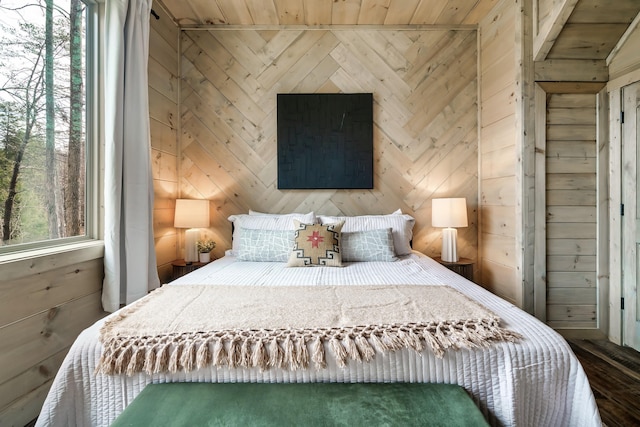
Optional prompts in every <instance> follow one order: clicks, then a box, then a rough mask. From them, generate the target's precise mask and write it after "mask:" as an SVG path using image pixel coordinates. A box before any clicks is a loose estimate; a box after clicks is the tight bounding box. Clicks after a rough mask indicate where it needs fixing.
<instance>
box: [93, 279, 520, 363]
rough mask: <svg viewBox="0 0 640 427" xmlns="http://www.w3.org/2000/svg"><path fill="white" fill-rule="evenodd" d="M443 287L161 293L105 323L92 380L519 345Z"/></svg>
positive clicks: (184, 288)
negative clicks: (410, 351) (408, 351)
mask: <svg viewBox="0 0 640 427" xmlns="http://www.w3.org/2000/svg"><path fill="white" fill-rule="evenodd" d="M499 322H500V319H499V318H498V317H497V316H496V315H495V314H493V313H492V312H490V311H489V310H487V309H486V308H485V307H483V306H481V305H480V304H478V303H476V302H475V301H472V300H471V299H469V298H467V297H466V296H465V295H463V294H461V293H460V292H458V291H456V290H454V289H452V288H450V287H448V286H419V285H397V286H394V285H380V286H220V285H170V286H164V287H162V288H160V289H158V290H156V291H154V292H152V293H151V294H150V295H147V296H146V297H145V298H143V299H141V300H139V301H138V302H136V303H133V304H132V305H130V306H128V307H125V308H124V309H122V310H121V311H120V313H119V315H117V316H115V317H113V318H111V319H109V320H107V321H106V322H105V324H104V326H103V327H102V329H101V330H100V342H101V343H102V345H103V354H102V356H101V358H100V361H99V363H98V366H97V368H96V371H97V372H100V373H105V374H127V375H133V374H134V373H136V372H146V373H148V374H154V373H158V372H177V371H180V370H184V371H191V370H194V369H199V368H202V367H206V366H211V365H213V366H218V367H220V366H228V367H231V368H234V367H247V368H250V367H258V368H259V369H260V370H266V369H269V368H283V369H291V370H296V369H305V368H307V367H308V366H309V365H310V364H311V363H313V364H314V365H315V367H316V368H317V369H323V368H325V367H326V363H327V361H326V358H327V357H328V356H327V355H326V354H325V344H327V348H328V349H329V352H330V353H331V356H330V357H333V358H335V361H336V363H337V364H338V365H339V366H341V367H344V366H345V365H346V363H347V361H348V360H349V359H351V360H355V361H365V362H366V361H370V360H371V359H372V358H373V357H374V356H375V354H376V353H384V352H387V351H395V350H399V349H401V348H411V349H413V350H415V351H417V352H421V351H423V350H425V349H427V350H429V351H431V352H433V353H434V354H435V355H436V356H437V357H439V358H441V357H443V355H444V352H445V351H446V350H448V349H458V348H465V347H466V348H475V347H486V346H488V345H489V344H490V343H492V342H495V341H515V340H518V339H520V338H521V337H520V335H518V334H517V333H514V332H512V331H509V330H507V329H504V328H502V327H500V325H499Z"/></svg>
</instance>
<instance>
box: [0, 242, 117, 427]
mask: <svg viewBox="0 0 640 427" xmlns="http://www.w3.org/2000/svg"><path fill="white" fill-rule="evenodd" d="M103 256H104V249H103V246H102V244H100V243H97V244H95V245H92V246H90V247H83V248H82V249H79V250H78V249H76V250H71V251H65V252H62V253H56V254H54V255H42V256H36V257H32V258H27V259H23V260H20V261H10V262H5V263H1V264H0V269H2V277H1V278H0V343H2V351H0V425H2V426H24V425H25V424H26V423H28V422H29V421H31V420H32V419H34V418H36V417H37V416H38V414H39V413H40V408H41V407H42V403H43V402H44V399H45V397H46V395H47V392H48V391H49V388H50V387H51V382H52V381H53V377H54V376H55V374H56V372H57V371H58V368H59V367H60V364H61V363H62V359H63V358H64V356H65V355H66V354H67V352H68V350H69V347H70V346H71V344H72V343H73V341H74V340H75V339H76V337H77V336H78V334H79V333H80V332H81V331H82V330H83V329H84V328H86V327H88V326H89V325H91V324H92V323H93V322H95V321H96V320H98V319H99V318H100V317H102V316H103V315H104V314H105V313H104V312H103V311H102V306H101V302H100V297H101V289H102V278H103V275H104V273H103V272H104V268H103V262H102V259H103Z"/></svg>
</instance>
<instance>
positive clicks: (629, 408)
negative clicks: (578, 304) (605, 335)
mask: <svg viewBox="0 0 640 427" xmlns="http://www.w3.org/2000/svg"><path fill="white" fill-rule="evenodd" d="M568 341H569V345H571V348H572V349H573V351H574V353H575V354H576V356H578V359H579V360H580V363H581V364H582V367H583V368H584V370H585V372H586V373H587V377H588V378H589V383H590V384H591V388H592V389H593V394H594V396H595V398H596V402H597V404H598V408H599V409H600V417H601V418H602V422H603V423H604V424H605V425H606V426H608V427H617V426H640V353H638V352H637V351H635V350H633V349H631V348H629V347H620V346H617V345H615V344H613V343H611V342H609V341H606V340H576V339H571V340H568Z"/></svg>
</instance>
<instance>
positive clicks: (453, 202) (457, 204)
mask: <svg viewBox="0 0 640 427" xmlns="http://www.w3.org/2000/svg"><path fill="white" fill-rule="evenodd" d="M431 225H432V226H433V227H443V229H442V255H441V256H440V258H441V259H442V261H444V262H458V248H457V243H456V241H457V239H458V230H456V229H455V228H454V227H467V226H468V225H469V224H468V222H467V199H465V198H464V197H459V198H451V199H433V200H432V203H431Z"/></svg>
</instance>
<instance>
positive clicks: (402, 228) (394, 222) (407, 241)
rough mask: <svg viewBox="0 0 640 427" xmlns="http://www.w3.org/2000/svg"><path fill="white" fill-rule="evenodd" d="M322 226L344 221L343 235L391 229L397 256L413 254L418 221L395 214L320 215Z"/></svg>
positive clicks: (407, 216) (408, 216)
mask: <svg viewBox="0 0 640 427" xmlns="http://www.w3.org/2000/svg"><path fill="white" fill-rule="evenodd" d="M318 220H319V221H320V223H321V224H325V223H330V222H338V221H344V226H343V227H342V232H343V233H350V232H356V231H369V230H379V229H381V228H390V229H391V233H392V234H393V246H394V248H395V251H396V255H408V254H410V253H411V239H412V238H413V226H414V224H415V222H416V220H415V219H414V218H413V217H412V216H411V215H407V214H398V213H393V214H391V215H362V216H324V215H318Z"/></svg>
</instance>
